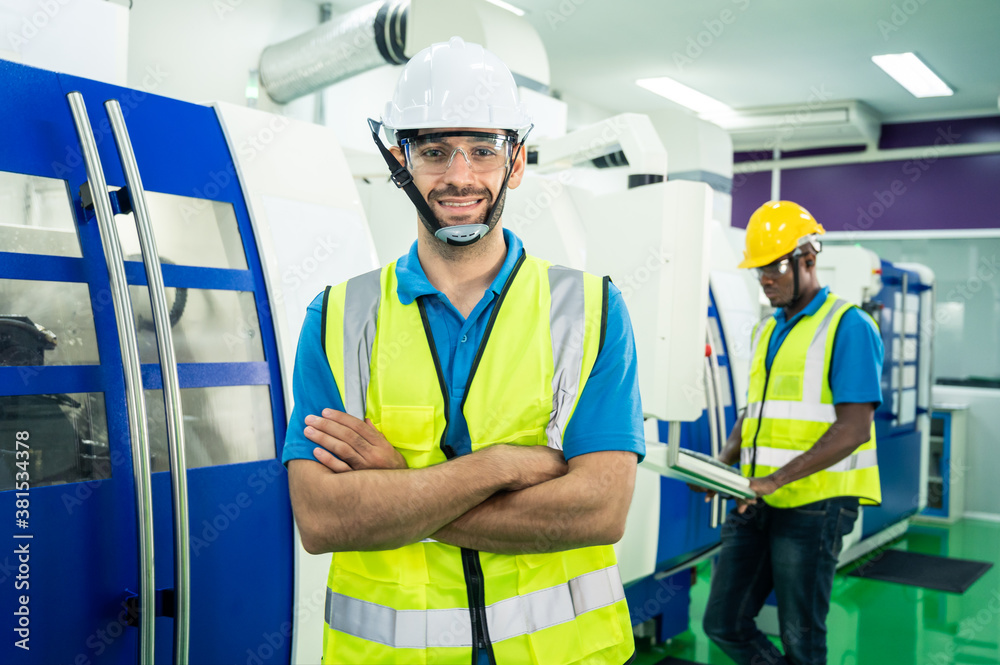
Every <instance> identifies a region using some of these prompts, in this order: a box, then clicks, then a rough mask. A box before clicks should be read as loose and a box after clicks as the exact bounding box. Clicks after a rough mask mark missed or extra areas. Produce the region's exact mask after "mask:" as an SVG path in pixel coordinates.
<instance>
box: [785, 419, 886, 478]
mask: <svg viewBox="0 0 1000 665" xmlns="http://www.w3.org/2000/svg"><path fill="white" fill-rule="evenodd" d="M868 436H869V434H868V430H864V431H859V429H858V427H857V426H852V425H844V424H838V423H834V424H833V425H832V426H831V427H830V429H828V430H827V431H826V433H825V434H823V436H821V437H820V438H819V440H817V441H816V443H815V444H813V446H812V448H810V449H809V450H807V451H805V452H804V453H802V454H801V455H799V456H798V457H796V458H794V459H793V460H791V461H790V462H789V463H788V464H785V465H784V466H783V467H781V468H780V469H778V470H777V471H775V472H774V473H772V474H771V478H772V479H773V480H774V481H775V483H777V486H778V487H784V486H785V485H787V484H789V483H792V482H795V481H796V480H799V479H800V478H805V477H806V476H810V475H812V474H814V473H817V472H819V471H822V470H823V469H826V468H828V467H830V466H832V465H834V464H836V463H837V462H839V461H841V460H843V459H846V458H847V457H848V456H849V455H850V454H851V453H853V452H854V451H855V450H856V449H857V448H858V446H860V445H861V444H863V443H865V442H866V441H867V440H868Z"/></svg>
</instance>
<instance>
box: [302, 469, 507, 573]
mask: <svg viewBox="0 0 1000 665" xmlns="http://www.w3.org/2000/svg"><path fill="white" fill-rule="evenodd" d="M484 452H485V451H484ZM510 483H511V474H510V473H509V471H508V470H507V469H505V468H504V466H503V465H502V464H496V463H494V460H492V459H490V456H489V455H469V456H465V457H460V458H457V459H454V460H451V461H449V462H445V463H443V464H438V465H436V466H432V467H428V468H426V469H393V470H382V469H378V470H365V471H352V472H349V473H333V472H331V471H329V470H328V469H326V468H325V467H323V466H322V465H320V464H318V463H316V462H312V461H309V460H293V461H292V462H290V463H289V485H290V492H291V496H292V506H293V508H294V509H295V518H296V522H297V523H298V525H299V531H300V532H301V534H302V544H303V546H304V547H305V548H306V550H307V551H309V552H311V553H314V554H317V553H320V552H333V551H351V550H359V551H369V550H384V549H392V548H396V547H401V546H403V545H407V544H409V543H413V542H417V541H419V540H422V539H424V538H426V537H428V536H430V535H431V534H433V533H434V532H435V531H437V530H438V529H440V528H441V527H442V526H444V525H446V524H448V523H449V522H452V521H453V520H455V519H456V518H457V517H459V516H461V515H462V514H464V513H466V512H468V511H469V510H470V509H472V508H474V507H475V506H478V505H479V504H480V503H482V502H483V501H485V500H486V499H488V498H489V497H490V496H492V495H493V494H495V493H496V492H498V491H500V490H503V489H505V488H507V487H508V486H509V484H510Z"/></svg>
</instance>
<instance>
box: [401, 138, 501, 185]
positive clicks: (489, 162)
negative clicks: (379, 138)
mask: <svg viewBox="0 0 1000 665" xmlns="http://www.w3.org/2000/svg"><path fill="white" fill-rule="evenodd" d="M516 140H517V139H516V137H515V136H513V135H507V134H490V133H485V132H448V133H436V134H424V135H422V136H413V137H409V138H405V139H402V140H401V141H400V147H402V149H403V154H404V155H405V156H406V167H407V168H408V169H409V170H410V173H414V174H417V173H419V174H425V175H440V174H442V173H444V172H446V171H447V170H448V169H449V168H451V164H452V162H453V161H454V160H455V155H457V154H459V153H461V155H462V157H463V158H464V159H465V162H466V163H467V164H468V165H469V170H470V171H474V172H476V173H487V172H489V171H496V170H497V169H502V168H507V167H508V166H510V161H511V155H512V154H513V149H514V142H515V141H516Z"/></svg>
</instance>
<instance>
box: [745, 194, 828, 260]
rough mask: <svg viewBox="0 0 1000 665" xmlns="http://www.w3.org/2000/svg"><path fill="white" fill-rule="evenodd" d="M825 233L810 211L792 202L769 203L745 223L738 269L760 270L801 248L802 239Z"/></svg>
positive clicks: (758, 209) (756, 211)
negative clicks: (743, 240) (744, 240)
mask: <svg viewBox="0 0 1000 665" xmlns="http://www.w3.org/2000/svg"><path fill="white" fill-rule="evenodd" d="M816 233H826V231H824V230H823V227H822V226H821V225H820V223H819V222H817V221H816V220H815V219H814V218H813V216H812V215H811V214H809V211H808V210H806V209H805V208H803V207H802V206H800V205H799V204H798V203H793V202H792V201H768V202H767V203H765V204H764V205H762V206H761V207H759V208H757V210H755V211H754V213H753V214H752V215H750V221H749V222H748V223H747V240H746V243H747V244H746V249H745V250H743V262H742V263H740V266H739V267H740V268H759V267H761V266H766V265H768V264H769V263H774V262H775V261H777V260H778V259H780V258H781V257H782V256H784V255H786V254H790V253H792V252H793V251H795V249H796V248H797V247H799V246H800V245H801V244H802V239H803V238H807V237H808V236H811V235H813V234H816Z"/></svg>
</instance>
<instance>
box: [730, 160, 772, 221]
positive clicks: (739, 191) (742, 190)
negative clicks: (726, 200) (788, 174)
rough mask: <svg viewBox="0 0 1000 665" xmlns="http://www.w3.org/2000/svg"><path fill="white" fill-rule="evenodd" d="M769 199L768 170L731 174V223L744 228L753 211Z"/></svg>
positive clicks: (769, 180) (769, 182)
mask: <svg viewBox="0 0 1000 665" xmlns="http://www.w3.org/2000/svg"><path fill="white" fill-rule="evenodd" d="M782 175H783V174H782ZM770 199H771V172H770V171H759V172H757V173H736V174H733V217H732V222H731V224H732V225H733V226H738V227H740V228H741V229H745V228H746V227H747V222H748V221H750V215H752V214H753V211H754V210H756V209H757V208H759V207H760V206H761V205H762V204H763V203H765V202H766V201H769V200H770Z"/></svg>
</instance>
